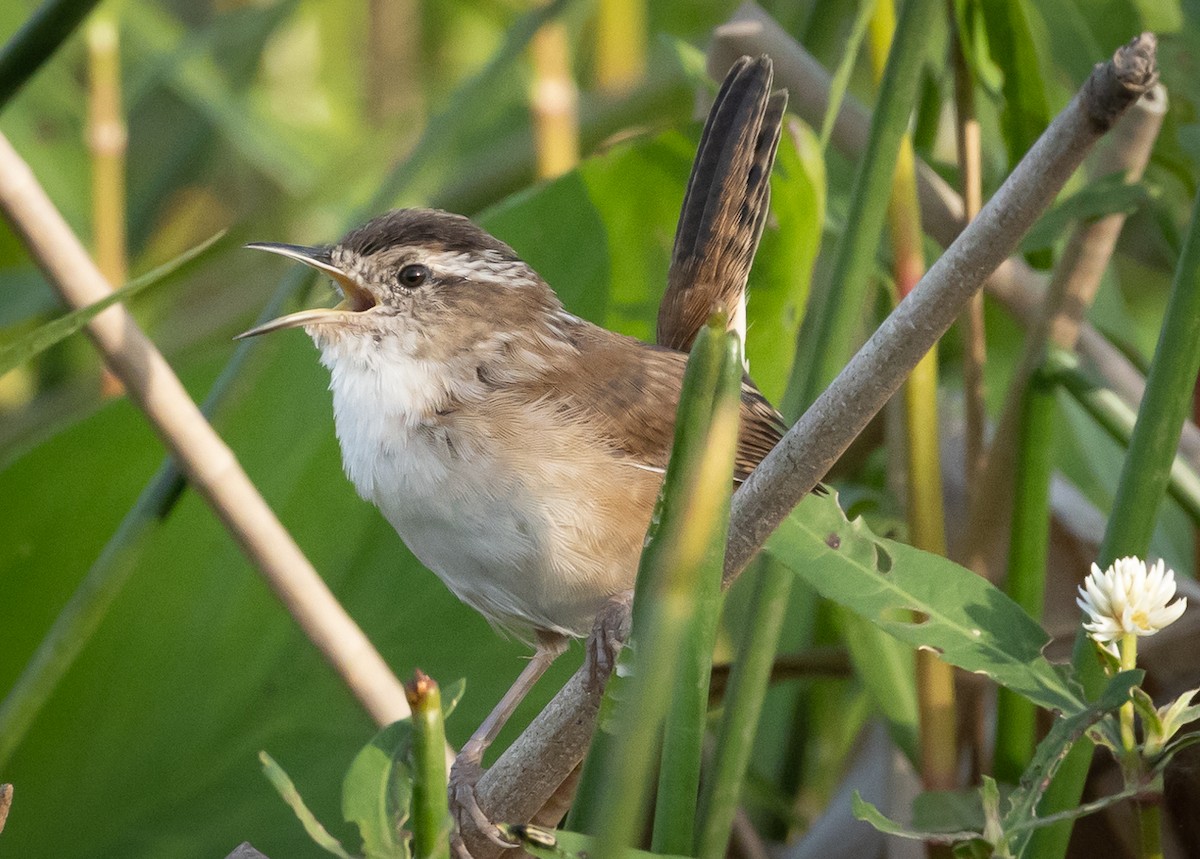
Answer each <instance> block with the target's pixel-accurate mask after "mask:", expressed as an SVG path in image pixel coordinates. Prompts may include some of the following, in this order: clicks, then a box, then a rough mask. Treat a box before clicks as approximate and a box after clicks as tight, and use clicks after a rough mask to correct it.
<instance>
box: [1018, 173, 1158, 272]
mask: <svg viewBox="0 0 1200 859" xmlns="http://www.w3.org/2000/svg"><path fill="white" fill-rule="evenodd" d="M1151 199H1152V195H1151V193H1150V190H1149V189H1148V188H1147V187H1146V186H1145V185H1144V184H1142V183H1140V182H1137V183H1132V184H1131V183H1129V182H1126V181H1125V177H1124V176H1123V175H1121V174H1120V173H1114V174H1112V175H1110V176H1105V177H1104V178H1102V179H1097V180H1096V181H1095V182H1090V183H1089V184H1088V185H1087V186H1085V187H1084V188H1082V189H1080V190H1079V191H1077V192H1075V193H1074V194H1072V195H1071V196H1069V197H1067V198H1066V199H1065V200H1063V201H1062V202H1060V203H1058V204H1057V205H1055V206H1054V208H1052V209H1050V210H1049V211H1048V212H1046V214H1044V215H1042V216H1041V217H1040V218H1038V220H1037V223H1035V224H1034V225H1033V226H1032V227H1031V228H1030V229H1029V232H1028V233H1026V234H1025V238H1023V239H1022V240H1021V252H1022V253H1031V252H1033V251H1039V250H1044V249H1046V248H1049V247H1051V246H1052V245H1053V244H1054V243H1055V242H1056V241H1058V239H1059V238H1060V237H1061V236H1062V235H1063V234H1064V233H1065V232H1066V231H1067V230H1068V229H1069V228H1070V227H1071V225H1072V224H1074V223H1075V222H1077V221H1092V220H1096V219H1098V218H1103V217H1105V216H1106V215H1115V214H1121V215H1129V214H1132V213H1133V212H1136V211H1137V210H1138V209H1140V208H1141V207H1143V206H1145V205H1147V204H1148V203H1149V202H1150V200H1151Z"/></svg>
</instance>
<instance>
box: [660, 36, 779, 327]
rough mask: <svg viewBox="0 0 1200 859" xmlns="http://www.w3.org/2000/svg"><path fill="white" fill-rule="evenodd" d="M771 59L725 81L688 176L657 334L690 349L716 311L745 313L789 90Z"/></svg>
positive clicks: (744, 65)
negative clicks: (777, 81)
mask: <svg viewBox="0 0 1200 859" xmlns="http://www.w3.org/2000/svg"><path fill="white" fill-rule="evenodd" d="M771 78H772V73H771V60H770V59H769V58H768V57H765V56H763V57H759V58H758V59H755V60H752V59H750V58H749V57H742V58H741V59H739V60H738V61H737V62H736V63H734V65H733V68H732V69H730V71H729V74H727V75H726V77H725V81H724V82H723V83H722V84H721V89H720V91H719V92H718V93H717V98H716V101H715V102H714V104H713V106H712V109H711V110H710V111H709V114H708V121H707V122H706V123H705V126H704V132H703V134H702V135H701V136H700V145H699V148H698V149H697V151H696V160H695V162H694V163H693V165H692V174H691V177H690V178H689V179H688V187H687V191H686V192H685V194H684V198H683V208H682V210H681V211H680V214H679V226H678V227H677V228H676V231H675V246H674V249H673V251H672V253H671V268H670V272H669V274H668V277H667V291H666V294H665V295H664V296H663V300H662V303H661V304H660V306H659V311H658V333H657V341H658V343H659V344H660V345H662V346H668V347H670V348H672V349H678V350H681V351H687V350H688V349H689V348H691V344H692V341H693V340H694V339H695V337H696V334H697V332H698V331H699V330H700V326H701V325H703V324H704V323H705V321H706V320H707V319H708V317H709V316H710V315H712V313H713V312H714V311H717V310H724V311H725V312H726V313H727V314H728V315H729V318H730V319H733V318H734V317H735V316H736V315H737V310H738V307H739V305H740V303H741V301H742V297H743V295H744V294H745V290H746V279H747V277H749V274H750V266H751V264H752V263H753V261H754V254H755V251H757V250H758V242H759V239H760V238H761V236H762V230H763V224H764V223H765V222H766V215H767V210H768V207H769V198H770V182H769V179H770V174H771V167H772V165H773V164H774V163H775V151H776V149H777V148H778V145H779V133H780V128H781V126H782V122H783V111H784V108H785V106H786V105H787V93H786V91H783V90H780V91H779V92H776V93H774V94H771Z"/></svg>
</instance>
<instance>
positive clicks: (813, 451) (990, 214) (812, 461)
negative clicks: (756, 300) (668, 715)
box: [725, 33, 1158, 581]
mask: <svg viewBox="0 0 1200 859" xmlns="http://www.w3.org/2000/svg"><path fill="white" fill-rule="evenodd" d="M1155 47H1156V42H1155V39H1154V36H1153V35H1151V34H1149V33H1145V34H1143V35H1141V36H1139V37H1138V38H1136V39H1134V40H1133V41H1132V42H1130V43H1129V44H1128V45H1125V46H1123V47H1121V48H1120V49H1118V51H1117V52H1116V54H1115V55H1114V56H1113V59H1112V61H1111V62H1108V63H1104V64H1103V65H1098V66H1097V67H1096V68H1095V69H1094V70H1093V71H1092V74H1091V76H1090V77H1089V78H1088V79H1087V80H1086V81H1085V82H1084V84H1083V87H1082V88H1081V89H1080V90H1079V92H1078V93H1076V95H1075V97H1074V98H1073V99H1072V100H1071V103H1070V104H1068V105H1067V107H1066V108H1065V109H1064V110H1063V111H1062V113H1060V114H1059V115H1058V116H1057V117H1055V119H1054V121H1053V122H1052V123H1051V124H1050V126H1049V127H1048V128H1047V129H1046V131H1045V132H1044V133H1043V134H1042V136H1041V137H1040V138H1038V140H1037V142H1036V143H1035V144H1034V145H1033V147H1032V148H1031V149H1030V150H1029V152H1028V153H1026V155H1025V157H1024V158H1022V159H1021V162H1020V163H1019V164H1017V166H1016V167H1015V168H1014V169H1013V172H1012V173H1011V174H1010V175H1009V177H1008V179H1006V180H1005V182H1004V184H1003V185H1002V186H1001V187H1000V189H999V190H998V191H997V192H996V194H995V196H993V197H992V199H991V200H989V201H988V203H987V205H986V206H984V207H983V209H982V211H980V213H979V217H978V218H976V219H975V220H974V221H972V222H971V223H970V224H968V225H967V227H966V228H965V229H964V230H963V231H962V233H960V234H959V236H958V238H957V239H955V241H954V243H953V244H952V245H951V246H950V247H949V248H947V249H946V252H945V253H944V254H942V256H941V257H939V258H938V260H937V261H936V262H935V263H934V264H933V265H932V266H930V268H929V272H928V273H927V274H926V275H925V277H924V278H922V280H921V283H920V284H919V285H918V286H917V288H916V289H915V290H913V292H912V294H911V295H909V297H908V298H906V299H905V300H904V301H903V302H901V303H900V305H899V306H898V307H897V308H896V310H895V311H894V312H893V313H892V314H891V315H890V316H889V317H888V318H887V319H885V320H884V322H883V324H882V325H880V327H879V329H878V330H876V332H875V333H874V334H873V335H872V336H871V338H870V339H869V340H868V341H867V342H866V344H865V345H864V346H863V348H862V349H860V350H859V352H858V353H857V354H856V355H855V356H854V357H853V358H852V359H851V360H850V363H849V364H847V365H846V367H845V368H844V369H843V370H842V372H841V373H839V374H838V377H837V378H836V379H834V381H833V382H832V383H831V384H830V386H829V387H828V388H827V389H826V390H825V392H824V393H822V394H821V396H820V397H818V398H817V400H816V402H814V403H813V405H812V406H811V407H810V408H809V410H808V411H807V412H806V413H805V414H804V415H803V416H802V417H801V418H800V420H799V421H798V422H797V423H796V425H795V426H793V427H792V428H791V429H790V430H789V431H788V433H787V435H785V436H784V438H783V440H782V441H781V442H780V443H779V444H778V445H776V447H775V449H774V450H772V451H771V452H770V453H769V454H768V455H767V457H766V458H765V459H764V460H763V461H762V463H761V464H760V465H759V466H758V468H757V469H755V470H754V472H753V473H752V474H751V475H750V477H749V478H748V479H747V480H746V482H745V483H743V484H742V486H741V488H740V489H739V490H738V491H737V493H736V494H735V495H734V498H733V509H732V513H731V516H730V538H729V545H728V548H727V550H726V555H725V576H726V579H727V581H732V580H733V579H734V578H736V576H737V575H738V574H739V573H740V572H741V571H742V569H743V568H744V567H745V566H746V564H747V563H748V562H749V560H750V558H751V557H752V556H753V555H754V554H755V553H756V552H757V551H758V549H759V548H760V547H761V546H762V544H763V543H764V542H765V541H766V539H767V536H768V535H769V534H770V533H771V532H772V531H774V530H775V528H776V527H777V526H778V525H779V523H780V522H782V521H783V519H784V517H786V516H787V515H788V513H790V512H791V510H792V508H793V507H795V505H796V504H797V503H799V501H800V499H801V498H803V497H804V496H805V495H806V494H807V493H808V492H809V491H810V490H811V489H812V488H813V487H814V486H815V485H816V484H817V482H818V481H819V480H820V479H821V478H822V477H824V476H825V473H826V472H827V471H828V470H829V468H830V466H832V465H833V463H834V462H835V461H836V460H837V458H838V457H839V456H841V454H842V453H843V452H844V451H845V450H846V448H847V447H849V445H850V442H851V441H852V440H853V439H854V437H855V436H857V435H858V434H859V433H860V432H861V431H862V430H863V428H864V427H865V426H866V425H867V422H868V421H869V420H870V419H871V418H872V417H874V415H875V414H876V413H877V412H878V411H879V409H881V408H882V407H883V404H884V403H886V402H887V400H888V399H889V398H890V397H891V396H892V395H893V394H894V393H895V392H896V391H897V390H898V389H899V387H900V384H901V382H903V380H904V378H905V376H907V374H908V373H909V372H910V371H911V369H912V368H913V367H914V366H915V365H916V363H917V361H919V360H920V359H921V356H923V355H924V354H925V353H926V352H927V351H929V349H930V347H931V346H933V344H934V343H936V342H937V340H938V339H939V338H940V337H941V336H942V335H943V334H944V333H945V332H946V329H947V328H949V327H950V324H951V322H953V321H954V319H955V317H957V316H958V314H959V313H961V312H962V310H963V308H964V307H965V306H966V304H967V302H968V301H969V300H970V298H971V296H972V295H973V294H974V293H975V292H976V291H977V290H979V289H980V288H981V287H982V286H983V283H984V280H986V279H987V276H988V275H989V274H990V273H991V272H992V271H994V270H995V269H996V267H997V266H999V265H1000V263H1001V262H1003V261H1004V260H1005V259H1006V258H1007V257H1008V255H1009V254H1011V253H1012V252H1013V250H1015V248H1016V246H1017V243H1018V242H1019V241H1020V239H1021V236H1023V235H1024V234H1025V232H1026V230H1028V229H1029V227H1030V226H1032V224H1033V222H1034V221H1035V220H1036V219H1037V218H1038V217H1039V216H1040V215H1041V213H1042V212H1043V211H1044V210H1045V208H1046V207H1047V206H1048V205H1049V204H1050V202H1051V200H1053V199H1054V195H1055V194H1057V193H1058V190H1059V189H1060V188H1062V186H1063V185H1064V184H1065V183H1066V181H1067V179H1068V178H1070V176H1071V174H1072V173H1073V172H1074V171H1075V169H1076V168H1077V167H1078V166H1079V165H1080V163H1082V161H1083V158H1084V156H1085V155H1086V154H1087V152H1088V151H1089V150H1090V149H1091V147H1092V145H1093V144H1094V143H1095V142H1096V141H1097V140H1098V139H1099V138H1100V136H1101V135H1103V134H1104V133H1105V132H1106V131H1108V129H1109V128H1111V127H1112V125H1113V123H1114V122H1116V120H1117V119H1118V118H1119V117H1120V115H1121V113H1122V112H1123V111H1124V110H1125V109H1127V108H1128V107H1129V106H1130V105H1131V104H1132V103H1133V102H1134V101H1136V100H1137V99H1138V98H1139V97H1140V96H1141V95H1142V93H1144V92H1146V91H1147V90H1148V89H1150V87H1152V86H1153V85H1154V84H1155V82H1156V81H1157V74H1158V73H1157V68H1156V66H1155Z"/></svg>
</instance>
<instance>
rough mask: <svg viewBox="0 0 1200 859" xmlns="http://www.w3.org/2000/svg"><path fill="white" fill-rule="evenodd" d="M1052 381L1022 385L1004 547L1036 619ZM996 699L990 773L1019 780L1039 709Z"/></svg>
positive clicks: (1020, 598)
mask: <svg viewBox="0 0 1200 859" xmlns="http://www.w3.org/2000/svg"><path fill="white" fill-rule="evenodd" d="M1054 391H1055V384H1054V381H1053V378H1052V377H1050V376H1049V375H1048V374H1047V373H1043V372H1038V373H1035V374H1034V376H1033V377H1032V378H1031V379H1030V381H1029V384H1028V385H1027V386H1026V388H1025V399H1024V403H1023V408H1022V411H1021V432H1020V445H1019V447H1018V456H1017V463H1016V467H1017V477H1016V481H1017V483H1016V498H1015V499H1014V500H1013V521H1012V537H1011V539H1010V542H1009V550H1008V576H1007V578H1006V585H1007V588H1006V590H1007V592H1008V595H1009V596H1010V597H1012V598H1013V600H1015V601H1016V603H1017V604H1018V605H1019V606H1021V608H1023V609H1025V611H1026V612H1028V613H1029V615H1030V616H1031V617H1033V619H1034V620H1039V621H1040V620H1041V619H1042V609H1043V603H1044V593H1045V589H1046V553H1047V550H1048V548H1049V544H1050V475H1051V473H1052V471H1053V462H1052V458H1053V457H1052V452H1053V446H1052V445H1051V444H1050V443H1049V440H1050V438H1052V434H1053V431H1054V412H1055V400H1054ZM997 695H998V698H997V704H996V744H995V752H994V755H995V757H994V765H993V774H994V775H995V777H996V779H997V780H999V781H1003V782H1007V783H1009V784H1017V783H1018V782H1019V781H1020V779H1021V774H1022V773H1023V772H1024V771H1025V768H1026V766H1028V765H1029V761H1030V759H1031V758H1032V757H1033V749H1034V746H1035V745H1036V739H1037V738H1036V730H1035V729H1036V716H1037V708H1036V707H1034V705H1033V704H1032V702H1030V701H1029V700H1028V699H1026V698H1024V697H1022V696H1020V695H1017V694H1015V693H1013V692H1010V691H1009V690H1007V689H1004V688H1001V689H1000V690H999V691H998V693H997Z"/></svg>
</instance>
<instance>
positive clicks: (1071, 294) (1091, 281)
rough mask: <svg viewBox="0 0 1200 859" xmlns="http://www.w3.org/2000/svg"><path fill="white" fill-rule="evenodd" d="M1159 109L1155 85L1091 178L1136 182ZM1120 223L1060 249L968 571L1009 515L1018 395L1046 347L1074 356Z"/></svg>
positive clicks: (1021, 368) (984, 480)
mask: <svg viewBox="0 0 1200 859" xmlns="http://www.w3.org/2000/svg"><path fill="white" fill-rule="evenodd" d="M1166 107H1167V97H1166V90H1165V89H1164V88H1163V87H1162V86H1161V85H1160V86H1156V87H1154V88H1153V89H1151V90H1150V91H1149V92H1147V93H1146V94H1145V95H1143V96H1142V98H1140V99H1139V100H1138V101H1137V103H1136V104H1135V105H1134V106H1133V107H1132V108H1131V109H1130V111H1129V113H1128V114H1127V115H1126V116H1125V117H1124V118H1123V119H1122V120H1121V122H1120V123H1118V124H1117V126H1116V127H1115V128H1114V129H1113V138H1112V140H1111V141H1110V142H1109V144H1108V145H1107V146H1105V147H1104V148H1103V149H1101V150H1099V151H1098V152H1097V154H1096V155H1097V157H1096V158H1095V161H1094V164H1093V166H1092V169H1091V171H1090V172H1091V174H1092V175H1093V176H1097V177H1103V176H1108V175H1111V174H1113V173H1118V172H1120V173H1123V174H1124V175H1125V177H1126V181H1128V182H1137V181H1138V180H1140V179H1141V177H1142V174H1143V173H1144V172H1145V169H1146V165H1147V164H1148V163H1149V161H1150V153H1151V151H1152V150H1153V148H1154V141H1155V140H1157V139H1158V132H1159V129H1160V128H1161V127H1162V121H1163V117H1164V115H1165V113H1166ZM1125 218H1126V215H1125V214H1123V213H1114V214H1111V215H1107V216H1105V217H1103V218H1097V219H1096V220H1094V221H1087V222H1084V223H1080V224H1077V225H1076V226H1075V228H1074V229H1073V230H1072V231H1071V235H1070V238H1069V239H1068V240H1067V244H1066V246H1065V247H1064V248H1063V253H1062V257H1061V258H1060V259H1059V262H1058V265H1057V266H1056V267H1055V270H1054V276H1053V277H1052V278H1051V280H1050V286H1049V288H1048V289H1047V291H1046V295H1045V297H1044V298H1043V301H1042V305H1041V308H1040V310H1039V312H1038V316H1037V321H1036V322H1035V323H1034V326H1033V327H1032V328H1031V329H1030V333H1029V336H1027V337H1026V338H1025V346H1024V349H1023V351H1022V354H1021V360H1020V362H1019V363H1018V365H1017V371H1016V372H1015V373H1014V375H1013V378H1012V381H1011V382H1010V383H1009V387H1008V391H1007V392H1006V394H1005V401H1004V407H1003V409H1002V411H1001V413H1000V418H999V420H998V421H997V424H996V433H995V436H994V437H993V439H992V444H991V448H990V450H989V451H988V454H987V461H986V463H985V467H984V471H983V474H982V475H981V476H980V478H979V480H978V481H977V484H978V486H979V489H978V491H979V492H980V493H981V494H982V497H984V498H987V499H988V503H987V504H986V505H978V506H975V507H972V508H971V513H972V515H971V517H970V522H969V526H968V533H967V548H966V551H967V557H966V561H967V564H968V566H970V567H971V568H972V569H975V570H977V571H983V570H984V568H985V566H986V555H987V551H988V548H989V547H990V545H991V541H992V540H993V539H994V538H995V535H996V531H997V530H998V529H996V527H995V525H996V523H997V522H1003V521H1005V519H1007V518H1008V516H1009V514H1010V512H1011V510H1010V507H1009V505H1010V503H1011V499H1012V481H1013V478H1014V475H1015V473H1016V472H1015V469H1014V468H1013V460H1014V458H1015V456H1016V453H1015V451H1016V437H1017V424H1018V422H1019V417H1020V409H1021V396H1022V392H1023V391H1024V389H1025V386H1026V384H1028V382H1029V379H1030V377H1031V376H1032V375H1033V372H1034V370H1035V369H1036V367H1037V366H1038V364H1039V362H1040V361H1041V357H1042V355H1043V354H1044V353H1045V350H1046V347H1047V345H1053V346H1056V347H1058V348H1060V349H1065V350H1068V351H1073V350H1074V349H1075V347H1076V344H1077V343H1078V341H1079V335H1080V330H1081V326H1082V323H1083V318H1084V316H1085V315H1086V313H1087V311H1088V308H1090V307H1091V306H1092V302H1093V301H1094V299H1095V297H1096V291H1097V290H1098V289H1099V287H1100V280H1101V278H1102V277H1103V275H1104V271H1105V269H1107V268H1108V264H1109V261H1110V260H1111V259H1112V254H1113V251H1114V249H1115V248H1116V244H1117V238H1118V237H1119V236H1120V234H1121V229H1122V227H1124V225H1125Z"/></svg>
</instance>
